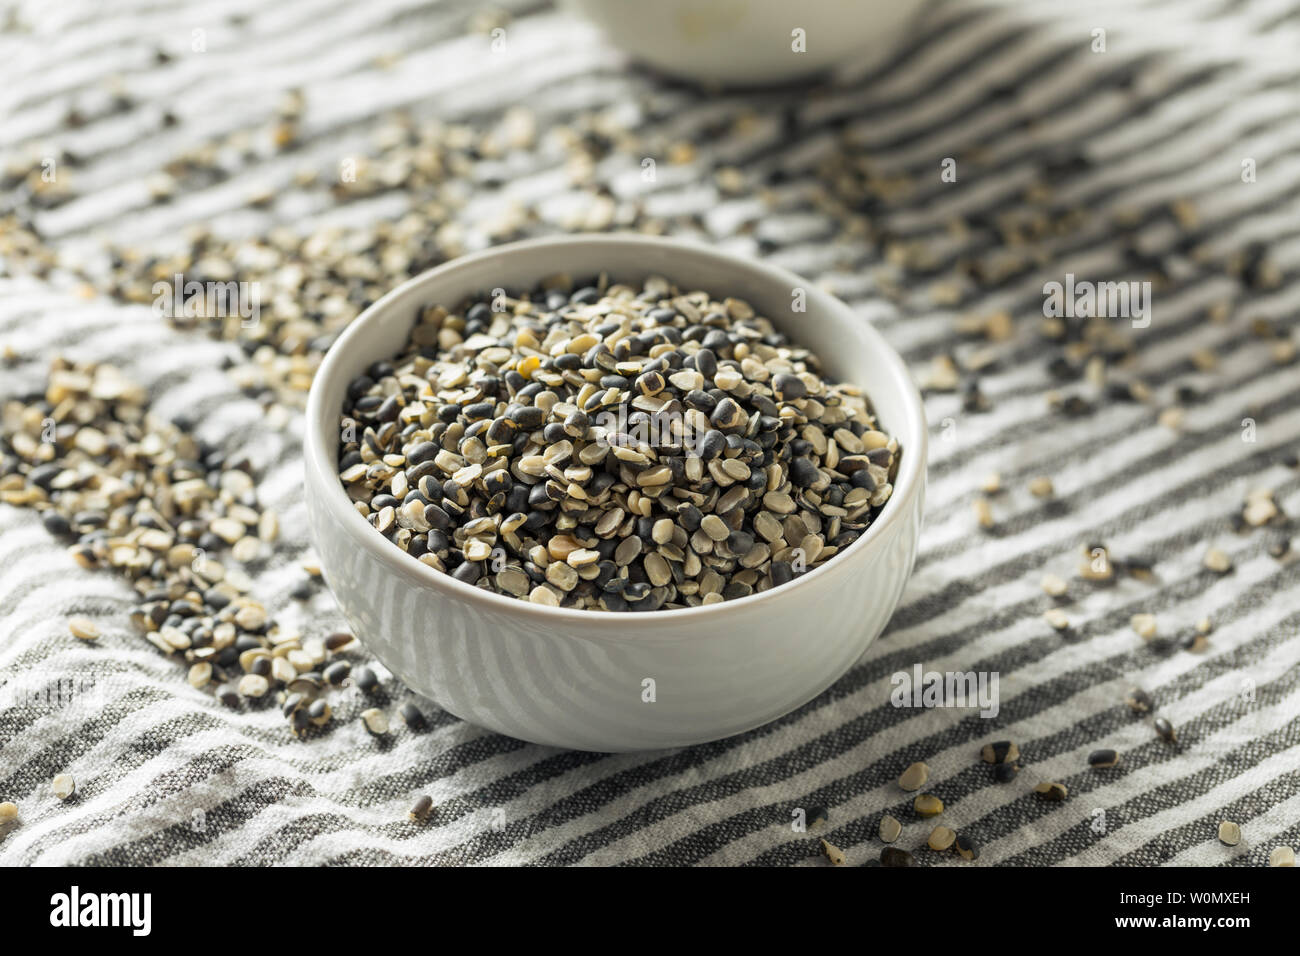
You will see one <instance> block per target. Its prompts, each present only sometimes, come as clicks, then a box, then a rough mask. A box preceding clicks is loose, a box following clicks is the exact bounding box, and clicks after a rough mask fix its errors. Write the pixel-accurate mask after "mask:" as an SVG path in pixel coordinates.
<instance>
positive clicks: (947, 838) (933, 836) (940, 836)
mask: <svg viewBox="0 0 1300 956" xmlns="http://www.w3.org/2000/svg"><path fill="white" fill-rule="evenodd" d="M956 842H957V832H956V831H955V830H953V829H952V828H950V827H945V826H937V827H935V828H934V829H933V830H931V831H930V836H929V838H928V839H927V840H926V846H928V847H929V848H930V849H931V850H935V851H937V852H940V853H944V852H947V851H948V850H951V849H952V845H953V844H954V843H956Z"/></svg>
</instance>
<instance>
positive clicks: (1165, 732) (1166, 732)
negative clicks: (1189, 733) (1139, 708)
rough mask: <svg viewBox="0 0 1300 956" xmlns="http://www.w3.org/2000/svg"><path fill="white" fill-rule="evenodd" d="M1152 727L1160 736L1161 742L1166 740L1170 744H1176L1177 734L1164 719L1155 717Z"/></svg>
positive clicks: (1171, 725) (1172, 726)
mask: <svg viewBox="0 0 1300 956" xmlns="http://www.w3.org/2000/svg"><path fill="white" fill-rule="evenodd" d="M1153 726H1154V727H1155V728H1156V733H1157V734H1159V735H1160V737H1161V739H1162V740H1167V741H1169V742H1170V743H1171V744H1172V743H1177V742H1178V734H1177V732H1176V731H1175V730H1174V725H1173V724H1171V723H1170V722H1169V721H1168V720H1167V719H1166V718H1164V717H1157V718H1156V719H1155V723H1154V724H1153Z"/></svg>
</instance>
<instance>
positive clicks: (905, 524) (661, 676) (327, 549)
mask: <svg viewBox="0 0 1300 956" xmlns="http://www.w3.org/2000/svg"><path fill="white" fill-rule="evenodd" d="M560 272H565V273H569V274H570V275H573V276H574V277H575V278H579V279H580V278H583V277H586V276H594V275H596V274H598V273H600V272H606V273H608V274H609V275H610V276H611V278H612V279H614V280H616V281H621V282H629V283H631V282H637V281H640V280H641V279H643V278H644V277H645V276H647V275H650V274H659V275H663V276H665V277H667V278H668V279H669V280H671V281H672V282H674V283H676V284H677V285H678V286H679V287H681V288H683V289H697V288H698V289H704V290H706V291H709V292H712V293H714V294H717V295H719V296H727V295H731V296H738V297H741V298H744V299H747V300H748V301H749V302H750V303H752V304H753V305H754V307H755V308H756V309H757V310H758V311H759V313H760V314H763V315H766V316H767V317H768V318H769V319H771V320H772V322H773V323H774V324H775V325H776V326H777V327H778V328H780V329H781V330H782V331H784V332H785V333H786V334H788V335H789V336H790V337H791V338H792V340H794V341H795V342H797V343H799V344H800V345H804V346H807V347H808V348H810V349H812V350H813V351H814V352H816V353H817V354H818V355H819V356H821V358H822V360H823V362H824V363H825V370H826V371H827V372H828V373H829V374H831V375H833V376H835V377H836V378H838V379H840V380H841V381H851V382H854V383H857V384H859V385H861V386H863V388H864V389H865V390H866V392H867V395H868V397H869V398H870V400H871V402H872V404H873V406H874V408H875V412H876V414H877V416H878V418H879V420H880V421H881V423H882V427H883V428H884V429H885V430H886V431H888V432H889V433H890V434H893V435H895V436H896V437H897V438H898V442H899V445H900V446H901V459H900V464H899V470H898V475H897V481H896V482H895V484H894V493H893V496H892V497H891V498H890V500H889V501H888V502H887V503H886V505H885V507H884V508H883V509H882V511H881V513H880V515H879V516H878V518H877V520H876V521H875V523H873V524H872V525H871V526H870V527H869V528H868V529H867V531H866V532H865V533H863V535H862V536H861V537H859V538H858V539H857V540H856V541H855V542H853V544H851V545H850V546H849V547H847V548H846V549H845V550H844V551H843V552H841V553H840V554H838V555H836V556H835V557H833V558H831V559H830V560H829V561H827V562H826V563H825V564H824V565H821V566H820V567H817V568H814V569H813V570H811V571H808V572H806V573H804V574H802V575H800V576H799V577H797V578H796V579H795V580H794V581H792V582H790V583H789V584H786V585H783V586H781V587H778V588H773V589H771V590H768V591H764V592H761V593H759V594H754V595H751V596H749V597H745V598H739V599H736V600H732V601H724V602H722V603H720V604H715V605H711V606H708V607H698V608H681V609H672V610H659V611H642V612H626V613H613V612H607V611H587V610H575V609H564V608H551V607H543V606H541V605H537V604H532V603H529V602H527V601H521V600H519V599H517V598H512V597H507V596H504V595H500V594H496V593H493V592H490V591H486V590H484V589H482V588H478V587H474V586H472V585H468V584H465V583H463V582H461V581H458V580H456V579H455V578H453V577H452V576H451V575H449V574H444V573H442V572H439V571H436V570H434V569H433V568H430V567H428V566H427V565H424V564H421V563H420V562H419V561H417V560H415V559H414V558H413V557H411V556H410V555H408V554H406V553H404V552H403V551H401V550H399V549H398V548H396V547H395V546H394V545H393V544H392V543H391V542H389V541H388V540H387V539H385V538H384V537H382V536H381V535H379V534H377V533H376V532H375V530H374V529H373V528H372V527H371V526H370V524H369V523H367V521H366V520H365V519H364V518H363V517H361V515H360V514H359V513H358V512H357V511H356V509H355V508H353V507H352V503H351V501H350V500H349V498H348V495H347V493H346V492H345V491H344V489H343V486H342V484H341V483H340V482H339V479H338V469H337V467H336V462H337V459H338V443H339V437H340V416H341V412H342V408H343V398H344V394H345V391H346V389H347V386H348V383H349V382H351V381H352V380H353V379H354V378H355V377H357V376H358V375H360V374H362V373H363V372H364V371H365V370H366V368H367V367H368V366H370V365H371V364H372V363H374V362H376V361H379V360H381V359H390V358H392V357H393V356H394V355H396V354H397V353H398V352H399V351H400V350H401V349H402V347H403V346H404V344H405V343H406V339H407V336H408V334H409V332H410V329H411V326H412V324H413V322H414V321H415V318H416V315H417V314H418V312H419V310H420V309H421V308H422V307H424V306H427V305H430V304H443V305H446V306H447V307H448V308H455V307H456V306H457V305H458V304H460V303H461V302H463V301H464V300H466V299H467V298H469V297H471V296H475V295H482V294H484V293H486V292H488V291H489V290H491V289H493V288H497V287H503V288H506V289H510V290H526V289H529V288H532V287H534V286H535V284H536V283H537V282H539V281H540V280H541V279H543V278H544V277H546V276H549V275H553V274H555V273H560ZM795 288H802V289H803V290H805V294H806V304H807V311H806V312H800V313H795V312H793V311H792V310H791V300H792V290H793V289H795ZM306 432H307V434H306V448H305V469H306V496H307V506H308V515H309V520H310V523H311V534H312V538H313V540H314V543H315V545H316V548H317V551H318V552H319V556H320V562H321V568H322V570H323V572H324V576H325V580H326V582H327V583H328V584H329V586H330V588H331V590H332V591H333V592H334V595H335V597H336V598H337V600H338V603H339V606H340V607H341V609H342V611H343V613H344V615H345V616H346V617H347V619H348V621H349V622H350V623H351V625H352V628H353V630H354V632H355V634H356V635H357V637H359V638H360V639H361V640H362V641H363V642H364V643H365V645H366V646H367V647H368V648H369V649H370V650H371V651H372V652H373V653H374V655H375V656H376V657H377V658H378V659H379V660H380V661H382V662H383V663H384V664H385V665H386V666H387V667H388V668H389V669H390V670H391V671H392V672H393V673H394V674H395V675H396V676H397V677H399V678H400V679H401V680H402V681H403V682H404V683H405V684H406V685H407V686H408V687H410V688H411V689H413V690H415V691H417V692H419V693H421V694H423V695H425V696H426V697H429V698H431V699H432V700H434V701H436V702H437V703H438V704H439V705H440V706H441V707H443V708H444V709H446V710H447V711H449V712H451V713H452V714H455V715H456V716H458V717H460V718H462V719H464V720H467V721H469V722H470V723H473V724H477V725H479V726H481V727H487V728H490V729H492V730H496V731H499V732H501V733H503V734H508V735H510V736H512V737H518V738H521V739H523V740H528V741H533V742H535V743H541V744H550V745H553V746H558V747H569V748H574V749H579V750H594V751H629V750H653V749H660V748H665V747H678V746H683V745H686V744H694V743H702V742H704V741H708V740H715V739H717V738H720V737H727V736H730V735H732V734H737V733H740V732H742V731H745V730H750V729H752V728H754V727H758V726H760V725H762V724H765V723H767V722H768V721H771V720H774V719H775V718H777V717H780V716H782V715H783V714H786V713H788V712H789V711H791V710H793V709H795V708H796V707H798V706H800V705H801V704H803V703H805V702H807V701H808V700H810V699H812V698H813V697H815V696H817V695H818V694H819V693H821V692H822V691H823V690H824V689H826V688H827V687H828V686H829V685H830V684H832V683H833V682H834V681H835V680H837V679H838V678H839V677H840V676H841V675H842V674H843V673H844V672H845V671H847V670H848V669H849V667H850V666H852V665H853V663H854V662H855V661H857V660H858V659H859V658H860V657H861V656H862V653H863V652H864V651H865V650H866V648H867V646H868V645H869V644H870V643H871V642H872V641H873V640H874V639H875V638H876V637H877V635H879V634H880V632H881V631H882V630H883V629H884V627H885V624H886V622H887V621H888V620H889V617H890V615H891V614H892V613H893V611H894V608H895V607H896V606H897V604H898V601H899V598H900V597H901V595H902V592H903V586H904V584H905V583H906V580H907V576H908V574H909V573H910V572H911V568H912V563H913V560H914V558H915V556H916V545H917V538H918V535H919V533H920V527H921V509H922V502H923V498H924V490H925V459H926V426H925V415H924V411H923V408H922V405H921V398H920V395H919V394H918V393H917V390H916V387H915V385H914V384H913V383H912V380H911V378H910V376H909V375H908V372H907V369H906V367H905V365H904V364H903V361H902V359H900V358H899V357H898V355H897V354H896V353H895V352H894V351H893V349H891V348H890V347H889V346H888V345H887V344H886V343H885V341H884V339H883V338H882V337H881V336H880V334H879V333H878V332H877V331H876V330H875V329H873V328H872V327H871V325H870V324H869V323H868V322H867V321H866V320H865V319H863V318H861V317H860V316H858V315H856V314H855V313H854V312H853V311H852V310H851V309H850V308H849V307H848V306H847V305H845V304H844V303H842V302H840V301H839V300H838V299H836V298H834V297H833V296H831V295H829V294H827V293H825V292H822V291H820V290H818V289H816V288H815V287H813V286H812V285H811V284H809V283H807V282H805V281H804V280H802V279H800V278H798V277H797V276H795V275H794V274H792V273H790V272H787V271H785V270H783V269H778V268H775V267H773V266H770V265H765V264H763V263H760V262H756V261H752V260H749V259H745V258H742V257H739V256H735V255H731V254H728V253H724V252H719V251H717V250H715V249H710V248H706V247H701V246H695V245H689V244H686V243H682V242H677V241H673V240H667V239H654V238H648V237H642V236H636V235H591V236H572V237H568V236H566V237H557V238H549V239H536V240H530V241H526V242H518V243H513V244H510V245H505V246H499V247H497V248H494V249H489V250H487V251H485V252H480V253H476V254H474V255H469V256H465V257H463V258H460V259H456V260H454V261H452V262H449V263H447V264H445V265H442V266H439V267H438V268H436V269H433V270H431V271H429V272H426V273H424V274H423V275H420V276H417V277H416V278H414V279H411V280H410V281H409V282H406V283H404V284H403V285H401V286H399V287H398V288H397V289H395V290H394V291H392V292H390V293H389V294H388V295H386V296H384V297H383V298H382V299H380V300H379V301H378V302H376V303H375V304H374V305H372V306H371V307H370V308H368V309H367V310H366V311H365V312H364V313H362V314H361V315H360V316H359V317H358V318H357V319H356V320H355V321H354V322H353V323H352V324H351V326H350V327H349V328H348V329H347V330H346V331H345V332H344V333H343V334H342V335H341V336H340V337H339V339H338V341H337V342H335V344H334V345H333V347H332V348H331V349H330V350H329V352H328V354H327V355H326V356H325V359H324V361H323V362H322V364H321V367H320V370H319V372H318V373H317V375H316V378H315V381H314V382H313V383H312V387H311V394H310V397H309V400H308V406H307V428H306ZM648 680H649V681H653V682H654V683H653V688H654V694H653V696H654V700H653V701H647V700H645V699H644V698H645V697H646V696H649V695H647V694H645V693H644V691H645V688H646V687H648V686H651V685H648V684H647V683H646V681H648Z"/></svg>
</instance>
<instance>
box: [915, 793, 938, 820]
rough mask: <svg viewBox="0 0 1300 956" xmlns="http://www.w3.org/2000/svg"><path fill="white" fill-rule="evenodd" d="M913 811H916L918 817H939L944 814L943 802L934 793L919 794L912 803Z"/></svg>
mask: <svg viewBox="0 0 1300 956" xmlns="http://www.w3.org/2000/svg"><path fill="white" fill-rule="evenodd" d="M912 809H913V810H915V811H916V815H917V816H918V817H937V816H938V815H939V814H941V813H943V801H942V800H940V799H939V798H938V797H936V796H935V795H934V794H933V793H921V794H917V797H916V799H915V800H913V801H912Z"/></svg>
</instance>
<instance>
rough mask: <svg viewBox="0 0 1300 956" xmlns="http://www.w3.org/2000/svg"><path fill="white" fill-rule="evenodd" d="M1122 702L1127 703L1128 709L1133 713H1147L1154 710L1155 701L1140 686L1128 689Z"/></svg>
mask: <svg viewBox="0 0 1300 956" xmlns="http://www.w3.org/2000/svg"><path fill="white" fill-rule="evenodd" d="M1124 703H1126V704H1128V707H1129V710H1131V711H1133V712H1134V713H1135V714H1149V713H1151V711H1153V710H1155V706H1156V705H1155V701H1153V700H1152V699H1151V695H1150V694H1148V693H1147V692H1146V691H1144V690H1143V689H1142V688H1141V687H1133V688H1131V689H1130V690H1129V692H1128V695H1127V696H1126V697H1125V698H1124Z"/></svg>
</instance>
